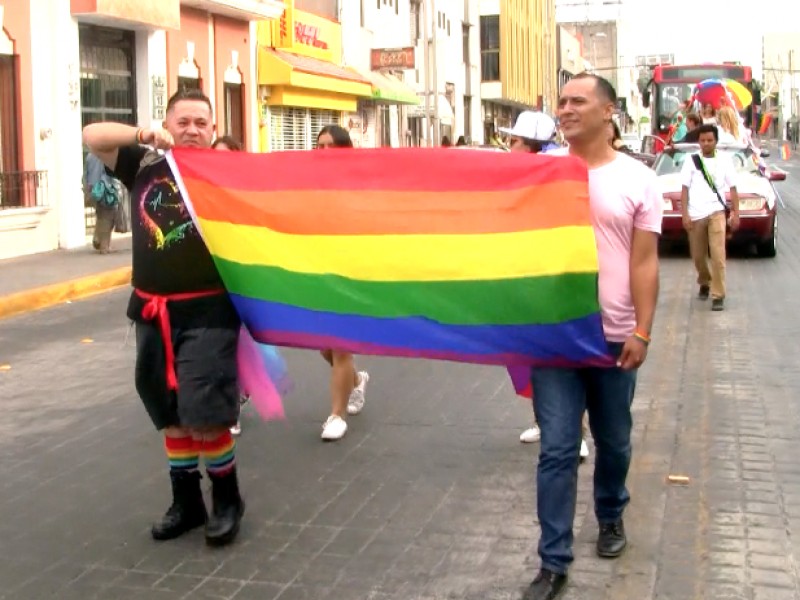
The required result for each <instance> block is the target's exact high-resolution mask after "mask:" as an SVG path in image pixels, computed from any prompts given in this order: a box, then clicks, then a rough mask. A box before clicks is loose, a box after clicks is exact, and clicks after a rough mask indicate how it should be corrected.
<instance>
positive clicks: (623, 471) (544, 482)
mask: <svg viewBox="0 0 800 600" xmlns="http://www.w3.org/2000/svg"><path fill="white" fill-rule="evenodd" d="M609 346H610V348H611V349H612V351H613V353H614V355H615V356H618V355H619V353H620V352H621V351H622V344H615V343H609ZM531 384H532V385H533V398H534V401H533V410H534V413H535V414H536V421H537V423H538V424H539V428H540V430H541V432H542V441H541V447H540V448H541V449H540V452H539V467H538V469H537V474H536V496H537V510H538V512H539V523H540V524H541V528H542V537H541V539H540V540H539V556H540V557H541V559H542V567H543V568H546V569H549V570H551V571H554V572H556V573H566V572H567V568H568V567H569V565H570V563H571V562H572V560H573V556H572V541H573V534H572V525H573V522H574V520H575V503H576V499H577V494H578V464H579V461H580V440H581V420H582V418H583V412H584V410H587V411H588V413H589V427H590V428H591V431H592V436H593V437H594V443H595V449H596V456H595V468H594V510H595V515H596V516H597V520H598V522H599V523H601V524H605V523H613V522H614V521H617V520H618V519H620V518H621V517H622V512H623V510H624V509H625V506H626V505H627V504H628V501H629V500H630V495H629V494H628V490H627V488H626V487H625V479H626V478H627V476H628V467H629V466H630V462H631V427H632V424H633V422H632V418H631V403H632V402H633V393H634V389H635V387H636V371H623V370H622V369H619V368H617V367H612V368H583V369H559V368H554V369H549V368H548V369H533V370H532V371H531Z"/></svg>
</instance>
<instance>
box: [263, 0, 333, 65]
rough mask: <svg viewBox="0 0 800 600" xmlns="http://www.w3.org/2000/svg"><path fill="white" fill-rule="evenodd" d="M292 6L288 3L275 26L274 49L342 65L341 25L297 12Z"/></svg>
mask: <svg viewBox="0 0 800 600" xmlns="http://www.w3.org/2000/svg"><path fill="white" fill-rule="evenodd" d="M293 4H294V3H293V2H291V1H290V2H286V9H285V10H284V11H283V14H282V15H281V17H280V19H278V20H277V22H275V23H274V25H273V27H274V29H273V45H274V47H275V48H278V49H281V50H287V51H289V52H294V53H295V54H303V55H306V56H312V57H314V58H319V59H322V60H327V61H329V62H333V63H337V64H338V63H339V62H340V61H341V48H342V40H341V38H342V29H341V25H339V23H336V22H334V21H330V20H328V19H326V18H324V17H320V16H318V15H314V14H311V13H307V12H304V11H302V10H296V9H295V8H294V6H293Z"/></svg>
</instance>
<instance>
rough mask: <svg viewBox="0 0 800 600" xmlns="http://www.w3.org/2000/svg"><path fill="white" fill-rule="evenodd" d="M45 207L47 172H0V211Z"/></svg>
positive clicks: (46, 200) (46, 202) (46, 199)
mask: <svg viewBox="0 0 800 600" xmlns="http://www.w3.org/2000/svg"><path fill="white" fill-rule="evenodd" d="M47 205H48V198H47V171H10V172H6V173H2V172H0V210H5V209H8V208H30V207H35V206H47Z"/></svg>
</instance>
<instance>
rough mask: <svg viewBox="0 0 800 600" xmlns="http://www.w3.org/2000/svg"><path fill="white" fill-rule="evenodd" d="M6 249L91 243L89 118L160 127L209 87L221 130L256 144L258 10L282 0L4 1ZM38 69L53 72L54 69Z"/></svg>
mask: <svg viewBox="0 0 800 600" xmlns="http://www.w3.org/2000/svg"><path fill="white" fill-rule="evenodd" d="M0 6H1V7H3V8H2V9H0V13H1V14H2V17H3V28H2V36H1V37H2V39H0V71H4V72H3V73H2V77H0V86H2V87H0V140H2V148H1V149H0V154H1V155H2V163H1V164H0V258H8V257H10V256H19V255H22V254H30V253H34V252H43V251H47V250H53V249H56V248H74V247H79V246H83V245H85V244H86V236H87V230H89V229H90V228H91V227H92V225H93V222H92V210H91V209H90V208H87V207H86V206H85V205H84V204H85V203H84V194H83V189H82V174H83V160H84V153H85V150H84V149H83V146H82V132H81V130H82V128H83V126H85V125H87V124H89V123H93V122H97V121H104V120H111V121H119V122H122V123H130V124H139V125H142V126H150V127H158V126H160V125H161V123H162V120H163V118H164V111H165V109H166V102H167V99H168V98H169V95H170V94H171V93H173V92H175V91H176V90H178V89H179V88H180V87H196V88H199V89H202V90H203V91H204V92H205V93H206V94H208V95H209V97H210V99H211V102H212V106H213V108H214V110H215V117H216V123H217V130H218V133H219V134H220V135H223V134H230V135H234V136H236V137H238V138H240V139H241V140H242V141H243V142H244V143H245V144H246V146H247V147H248V148H250V149H253V148H255V147H257V142H258V114H257V111H256V103H255V98H254V94H253V91H254V90H255V89H256V79H255V49H256V46H255V43H256V36H255V24H254V21H255V20H261V19H273V18H276V17H278V16H279V15H280V14H281V11H282V9H283V3H282V2H280V1H278V0H260V1H259V2H252V1H247V0H241V1H238V0H137V1H136V2H131V1H129V0H70V1H69V2H67V1H66V0H13V1H5V2H2V1H0ZM34 73H37V74H42V73H45V74H48V75H47V76H41V75H37V76H34Z"/></svg>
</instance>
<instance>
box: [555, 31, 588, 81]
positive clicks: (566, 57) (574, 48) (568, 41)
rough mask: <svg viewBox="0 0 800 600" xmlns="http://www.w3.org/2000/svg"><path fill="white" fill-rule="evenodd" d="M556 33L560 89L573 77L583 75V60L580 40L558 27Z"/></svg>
mask: <svg viewBox="0 0 800 600" xmlns="http://www.w3.org/2000/svg"><path fill="white" fill-rule="evenodd" d="M556 31H557V32H558V33H557V35H556V39H557V53H558V88H559V89H561V88H562V87H563V86H564V84H565V83H567V82H568V81H569V80H570V79H572V78H573V77H575V75H578V74H579V73H583V70H584V62H585V60H584V58H583V47H582V45H581V42H580V40H579V39H578V38H577V37H575V36H574V35H572V34H571V33H570V32H569V31H567V30H566V29H564V28H563V27H561V26H560V25H559V26H558V27H557V28H556Z"/></svg>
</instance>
